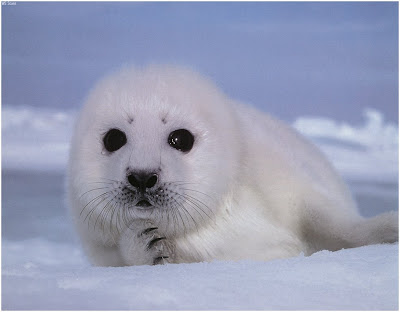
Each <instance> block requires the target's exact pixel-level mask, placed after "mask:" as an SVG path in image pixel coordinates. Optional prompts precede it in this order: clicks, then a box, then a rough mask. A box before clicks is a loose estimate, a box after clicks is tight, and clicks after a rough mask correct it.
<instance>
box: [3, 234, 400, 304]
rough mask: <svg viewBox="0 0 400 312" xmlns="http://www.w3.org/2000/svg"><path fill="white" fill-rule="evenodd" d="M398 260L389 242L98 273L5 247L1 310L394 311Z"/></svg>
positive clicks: (73, 257)
mask: <svg viewBox="0 0 400 312" xmlns="http://www.w3.org/2000/svg"><path fill="white" fill-rule="evenodd" d="M27 246H30V248H28V250H26V247H27ZM49 251H53V252H49ZM40 253H42V257H38V256H37V254H40ZM397 255H398V245H397V244H392V245H375V246H367V247H361V248H355V249H346V250H341V251H337V252H329V251H321V252H318V253H316V254H314V255H312V256H310V257H304V256H303V255H299V256H298V257H294V258H290V259H279V260H273V261H269V262H255V261H239V262H220V261H215V262H211V263H193V264H179V265H176V264H169V265H164V266H136V267H120V268H111V267H108V268H107V267H106V268H101V267H91V266H90V265H89V264H87V263H86V262H85V261H84V259H83V258H82V255H81V254H80V252H79V251H78V250H77V247H76V246H74V245H71V244H59V243H55V242H50V241H46V240H44V239H42V240H41V241H26V242H25V241H21V242H19V243H15V242H14V243H11V242H8V241H5V242H3V273H2V275H3V279H2V290H3V291H2V301H3V306H2V308H3V309H5V310H9V309H11V310H16V309H17V310H32V309H34V310H47V309H55V310H64V309H73V310H78V309H79V310H92V309H95V310H104V309H110V310H118V309H124V310H161V309H162V310H204V309H207V310H209V309H210V310H221V309H222V310H236V309H245V310H257V309H262V310H278V309H279V310H299V309H301V310H314V309H316V310H396V309H397V308H398V266H397V260H398V256H397ZM51 259H52V260H51Z"/></svg>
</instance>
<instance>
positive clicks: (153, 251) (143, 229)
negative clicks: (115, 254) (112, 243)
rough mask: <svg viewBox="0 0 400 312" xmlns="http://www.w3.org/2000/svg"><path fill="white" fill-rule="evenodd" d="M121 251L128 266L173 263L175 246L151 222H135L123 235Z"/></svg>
mask: <svg viewBox="0 0 400 312" xmlns="http://www.w3.org/2000/svg"><path fill="white" fill-rule="evenodd" d="M119 249H120V253H121V256H122V259H123V260H124V262H125V264H126V265H156V264H165V263H170V262H173V251H174V248H173V244H172V242H171V241H169V240H168V239H167V238H166V237H165V236H164V235H162V234H161V233H160V232H159V231H158V228H157V227H156V226H155V225H154V224H153V223H152V222H151V221H149V220H142V219H140V220H135V221H134V222H132V223H131V224H130V225H129V227H128V228H127V229H126V230H125V231H124V233H122V235H121V239H120V242H119Z"/></svg>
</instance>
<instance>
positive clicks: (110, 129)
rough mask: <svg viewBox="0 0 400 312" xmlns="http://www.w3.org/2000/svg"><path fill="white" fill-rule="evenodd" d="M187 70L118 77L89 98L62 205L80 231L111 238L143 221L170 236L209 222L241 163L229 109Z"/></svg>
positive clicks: (128, 73)
mask: <svg viewBox="0 0 400 312" xmlns="http://www.w3.org/2000/svg"><path fill="white" fill-rule="evenodd" d="M229 101H230V100H229V99H227V98H226V97H225V96H224V95H223V94H222V93H221V92H220V91H218V90H217V89H216V88H215V87H214V86H213V85H212V84H211V83H209V82H208V81H207V80H205V79H204V78H202V77H200V76H198V75H197V74H195V73H193V72H191V71H190V70H186V69H176V68H170V67H158V66H153V67H150V68H147V69H145V70H136V69H132V68H130V69H124V70H122V71H120V72H118V73H116V74H114V75H112V76H110V77H108V78H106V79H105V80H103V81H101V82H100V83H99V84H98V85H97V87H95V88H94V90H93V91H92V92H91V94H90V95H89V97H88V99H87V102H86V104H85V106H84V107H83V109H82V112H81V114H80V117H79V119H78V122H77V125H76V128H75V132H74V135H73V140H72V145H71V154H70V171H69V199H70V202H71V206H72V210H73V214H74V216H75V218H76V219H77V222H78V223H80V224H81V226H86V227H88V226H89V228H91V229H93V231H99V232H101V233H103V234H109V233H111V234H113V235H112V236H114V237H115V235H118V233H120V231H121V230H122V229H123V228H124V227H125V226H127V225H129V223H130V221H132V220H133V219H135V218H144V219H150V220H152V221H154V223H155V224H156V225H157V226H158V227H159V228H160V229H162V230H163V231H164V232H165V233H169V234H171V235H174V234H180V233H184V232H186V231H192V230H195V229H196V228H198V227H199V226H201V225H202V223H203V222H208V220H209V219H210V218H211V219H212V218H213V216H215V214H218V213H219V211H218V207H219V206H221V202H222V201H223V200H224V199H225V198H226V195H227V194H228V193H229V190H230V189H231V187H232V184H233V183H235V181H236V179H238V178H240V177H237V176H236V175H237V172H238V168H237V166H238V164H239V160H238V159H237V157H238V155H240V153H239V152H238V151H239V146H238V145H239V142H240V139H245V138H239V137H238V136H237V135H236V132H237V129H236V123H235V115H234V112H233V110H232V109H231V106H230V105H231V103H229Z"/></svg>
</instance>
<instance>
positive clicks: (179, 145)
mask: <svg viewBox="0 0 400 312" xmlns="http://www.w3.org/2000/svg"><path fill="white" fill-rule="evenodd" d="M168 143H169V145H171V146H172V147H173V148H176V149H177V150H178V151H181V152H188V151H190V150H191V149H192V147H193V143H194V137H193V134H191V133H190V132H189V131H188V130H186V129H179V130H175V131H172V132H171V133H170V135H169V137H168Z"/></svg>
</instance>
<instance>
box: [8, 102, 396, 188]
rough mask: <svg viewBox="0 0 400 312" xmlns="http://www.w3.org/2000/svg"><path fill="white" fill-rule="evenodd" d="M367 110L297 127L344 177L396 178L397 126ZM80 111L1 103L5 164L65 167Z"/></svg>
mask: <svg viewBox="0 0 400 312" xmlns="http://www.w3.org/2000/svg"><path fill="white" fill-rule="evenodd" d="M364 115H365V121H364V123H363V124H361V125H350V124H346V123H340V122H338V121H335V120H332V119H329V118H324V117H299V118H298V119H297V120H296V121H295V122H294V123H293V127H294V128H295V129H297V130H298V131H299V132H300V133H302V134H303V135H305V136H306V137H308V138H309V139H311V140H312V141H314V143H316V145H317V146H319V147H320V149H321V150H322V151H323V152H324V153H325V154H326V156H327V157H328V158H329V159H330V160H331V161H332V163H333V165H334V166H335V167H336V168H337V169H338V170H339V172H340V173H341V174H342V175H343V176H345V177H346V178H348V179H356V180H364V179H366V180H375V181H376V180H380V181H388V180H389V181H391V182H393V181H397V177H398V141H399V137H398V126H397V125H395V124H392V123H390V122H386V121H385V120H384V117H383V115H382V114H381V113H380V112H378V111H377V110H373V109H368V110H366V111H365V112H364ZM76 116H77V112H76V111H72V110H71V111H57V110H54V109H48V108H32V107H28V106H15V107H14V106H7V105H5V106H3V108H2V139H3V147H6V148H3V152H2V157H3V158H2V165H3V168H6V169H40V170H58V171H60V170H64V169H65V168H66V164H67V159H68V150H69V141H70V137H71V134H72V130H73V124H74V120H75V118H76ZM26 155H29V157H26Z"/></svg>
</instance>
